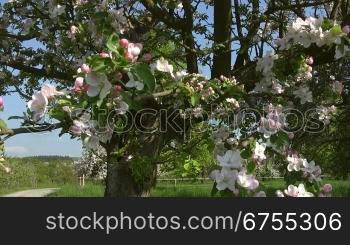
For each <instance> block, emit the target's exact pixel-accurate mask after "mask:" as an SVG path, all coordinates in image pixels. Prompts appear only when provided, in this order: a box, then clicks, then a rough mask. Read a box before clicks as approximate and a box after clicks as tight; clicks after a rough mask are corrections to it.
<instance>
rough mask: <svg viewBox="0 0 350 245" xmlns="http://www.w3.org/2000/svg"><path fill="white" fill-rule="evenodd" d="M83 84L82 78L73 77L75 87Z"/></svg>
mask: <svg viewBox="0 0 350 245" xmlns="http://www.w3.org/2000/svg"><path fill="white" fill-rule="evenodd" d="M83 85H84V78H82V77H77V79H75V83H74V86H75V87H82V86H83Z"/></svg>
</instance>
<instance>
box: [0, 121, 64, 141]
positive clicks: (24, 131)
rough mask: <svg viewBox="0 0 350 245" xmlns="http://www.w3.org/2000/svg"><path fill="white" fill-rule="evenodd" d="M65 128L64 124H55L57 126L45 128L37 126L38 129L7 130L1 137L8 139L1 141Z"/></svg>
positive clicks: (2, 132)
mask: <svg viewBox="0 0 350 245" xmlns="http://www.w3.org/2000/svg"><path fill="white" fill-rule="evenodd" d="M62 127H63V123H61V122H60V123H55V124H48V125H44V126H37V127H23V128H15V129H6V130H3V131H0V136H4V135H6V137H5V138H4V139H3V140H2V141H1V142H4V141H6V140H8V139H9V138H11V137H12V136H15V135H18V134H29V133H42V132H48V131H53V130H55V129H59V128H62Z"/></svg>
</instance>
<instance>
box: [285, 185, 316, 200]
mask: <svg viewBox="0 0 350 245" xmlns="http://www.w3.org/2000/svg"><path fill="white" fill-rule="evenodd" d="M284 193H285V194H286V195H287V196H290V197H313V196H314V194H312V193H311V192H308V191H306V189H305V186H304V184H299V186H298V187H296V186H294V185H289V186H288V189H287V190H284Z"/></svg>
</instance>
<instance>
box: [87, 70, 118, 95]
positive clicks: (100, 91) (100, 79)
mask: <svg viewBox="0 0 350 245" xmlns="http://www.w3.org/2000/svg"><path fill="white" fill-rule="evenodd" d="M85 81H86V83H87V84H88V85H89V86H88V90H87V95H88V96H90V97H96V96H98V95H100V99H101V100H102V99H104V98H105V97H106V96H107V95H108V93H109V92H110V90H111V88H112V84H111V83H110V82H109V81H108V78H107V76H106V74H104V73H95V72H90V73H88V74H87V75H86V78H85Z"/></svg>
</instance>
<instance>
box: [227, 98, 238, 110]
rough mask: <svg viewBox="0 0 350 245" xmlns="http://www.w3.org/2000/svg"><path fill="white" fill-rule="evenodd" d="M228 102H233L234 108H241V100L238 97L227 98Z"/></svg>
mask: <svg viewBox="0 0 350 245" xmlns="http://www.w3.org/2000/svg"><path fill="white" fill-rule="evenodd" d="M226 102H227V103H229V104H231V105H232V106H233V108H234V109H238V108H239V102H238V101H237V100H236V99H234V98H227V99H226Z"/></svg>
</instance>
